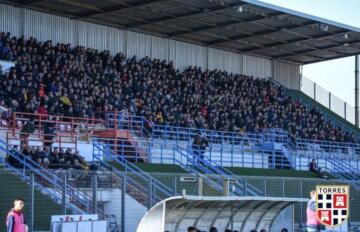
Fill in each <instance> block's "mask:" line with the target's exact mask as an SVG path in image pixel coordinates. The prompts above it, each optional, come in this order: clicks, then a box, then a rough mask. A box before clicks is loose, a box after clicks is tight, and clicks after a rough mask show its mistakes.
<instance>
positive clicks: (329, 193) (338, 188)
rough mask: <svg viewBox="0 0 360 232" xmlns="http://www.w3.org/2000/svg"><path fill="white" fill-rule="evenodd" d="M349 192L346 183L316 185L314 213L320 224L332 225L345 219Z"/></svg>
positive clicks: (347, 213)
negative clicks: (315, 207) (315, 208)
mask: <svg viewBox="0 0 360 232" xmlns="http://www.w3.org/2000/svg"><path fill="white" fill-rule="evenodd" d="M349 193H350V191H349V186H348V185H318V186H316V203H317V210H316V215H317V219H318V220H319V222H320V223H321V224H323V225H325V226H332V227H334V226H337V225H340V224H341V223H343V222H344V221H346V220H347V218H348V216H349V213H350V212H349Z"/></svg>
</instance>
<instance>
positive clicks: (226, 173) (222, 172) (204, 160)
mask: <svg viewBox="0 0 360 232" xmlns="http://www.w3.org/2000/svg"><path fill="white" fill-rule="evenodd" d="M177 149H180V150H183V151H185V152H186V153H187V157H188V156H189V155H194V154H193V152H192V151H191V150H190V148H189V147H187V148H186V149H184V148H182V147H180V146H177ZM196 159H198V160H199V163H198V166H199V164H200V166H201V164H205V165H206V166H207V167H208V168H211V169H213V170H214V172H212V173H208V174H215V175H219V176H222V177H226V178H229V179H236V180H237V181H238V183H241V182H244V180H243V179H242V178H241V177H239V176H237V175H235V174H234V173H232V172H231V171H230V170H228V169H226V168H224V167H223V166H221V165H220V164H218V163H217V162H214V161H211V160H210V159H209V158H208V157H207V156H203V157H199V156H197V157H196ZM206 170H208V169H207V168H206ZM209 171H210V170H209ZM247 190H248V191H249V192H250V193H251V194H253V195H255V196H257V195H261V191H259V190H258V189H256V188H255V187H253V186H250V185H248V186H247Z"/></svg>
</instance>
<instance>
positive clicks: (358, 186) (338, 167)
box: [325, 159, 360, 192]
mask: <svg viewBox="0 0 360 232" xmlns="http://www.w3.org/2000/svg"><path fill="white" fill-rule="evenodd" d="M326 162H327V164H326V168H325V171H327V172H329V173H330V174H331V175H333V176H335V177H337V178H338V179H340V180H345V181H350V183H351V186H352V187H353V188H354V189H355V190H356V191H358V192H360V174H359V173H358V172H357V170H356V169H355V167H354V166H353V164H352V163H351V160H346V159H328V160H327V161H326Z"/></svg>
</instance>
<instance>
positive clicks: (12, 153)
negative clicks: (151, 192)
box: [0, 140, 102, 216]
mask: <svg viewBox="0 0 360 232" xmlns="http://www.w3.org/2000/svg"><path fill="white" fill-rule="evenodd" d="M0 150H1V151H2V152H4V153H5V154H7V156H8V157H11V158H12V160H14V161H16V163H17V167H15V166H14V165H13V164H10V163H8V162H4V163H3V165H4V168H5V169H7V170H10V171H12V172H13V173H16V175H17V176H19V177H20V178H21V179H22V180H23V181H24V182H25V183H30V179H31V176H32V175H34V181H35V186H36V188H37V189H38V190H40V191H41V192H42V193H44V194H46V195H48V196H49V197H50V198H51V199H53V200H54V201H55V202H56V203H58V204H63V201H64V197H65V201H66V206H67V207H68V208H69V209H70V210H71V211H72V212H73V213H78V214H85V213H91V212H93V211H94V209H93V204H92V197H91V196H90V195H88V193H87V192H86V191H82V190H79V189H77V188H76V187H74V186H71V185H70V184H69V183H68V182H67V181H66V180H65V179H64V178H63V177H62V176H61V175H59V174H57V173H55V172H53V171H52V170H49V169H46V168H44V167H42V166H40V165H39V164H37V163H36V162H34V161H33V160H31V159H30V158H29V157H27V156H25V155H23V154H22V153H20V152H19V151H16V150H13V149H11V150H9V149H8V148H7V144H6V143H5V142H3V141H2V140H0ZM99 209H101V207H99ZM96 213H98V214H99V215H100V216H102V212H101V211H98V212H96Z"/></svg>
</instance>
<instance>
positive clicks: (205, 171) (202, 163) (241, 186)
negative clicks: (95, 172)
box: [94, 114, 262, 196]
mask: <svg viewBox="0 0 360 232" xmlns="http://www.w3.org/2000/svg"><path fill="white" fill-rule="evenodd" d="M109 118H111V119H112V120H109ZM133 119H134V120H127V119H126V118H124V116H123V115H118V114H114V115H108V120H106V121H107V126H110V127H115V129H120V130H125V129H127V131H129V132H130V133H131V136H128V138H127V139H117V138H116V139H112V140H111V139H109V140H108V141H107V142H106V143H107V144H111V145H112V146H109V147H110V149H111V152H112V153H113V154H115V155H116V156H117V157H121V159H125V160H127V161H135V162H138V161H139V158H140V161H142V160H147V161H149V162H151V159H154V154H153V153H154V150H153V149H152V148H153V147H167V148H168V150H170V151H171V152H172V153H173V157H172V158H171V159H169V158H163V159H162V160H161V161H160V162H161V163H163V161H165V162H167V163H171V164H175V165H178V166H180V167H182V168H183V169H184V170H186V171H188V172H189V173H191V174H192V175H194V176H196V177H201V178H202V179H203V180H204V182H205V184H207V185H208V186H210V187H211V188H213V189H214V190H215V191H217V192H218V193H222V192H223V190H224V180H228V181H230V182H231V186H232V190H233V191H232V192H231V194H232V195H238V196H244V195H254V196H256V195H262V192H261V191H260V190H259V189H256V188H255V187H254V186H251V185H249V184H247V183H245V181H244V180H243V179H241V178H240V177H239V176H237V175H235V174H234V173H232V172H231V171H229V170H228V169H226V168H224V167H223V166H222V165H220V164H219V163H217V162H214V161H213V160H210V159H209V158H208V157H206V156H204V157H202V158H200V157H198V156H195V155H194V153H193V151H192V149H191V147H190V146H189V145H185V146H184V145H180V144H179V143H167V140H166V139H156V140H151V141H149V139H148V138H146V137H147V136H148V135H153V134H152V131H150V130H149V129H146V125H147V124H150V122H148V121H146V119H144V118H143V117H136V118H133ZM116 127H117V128H116ZM119 127H120V128H119ZM159 132H161V130H160V131H159ZM189 134H190V133H188V134H186V133H184V134H183V135H185V136H189ZM130 137H131V139H133V140H135V141H131V140H129V138H130ZM153 137H154V135H153V136H152V138H153ZM189 139H190V138H189ZM100 140H102V141H104V138H101V139H97V141H100ZM118 144H121V146H119V147H118ZM94 145H96V143H94ZM144 155H145V156H146V157H147V158H146V159H144ZM95 157H96V155H95ZM98 160H99V158H98Z"/></svg>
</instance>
